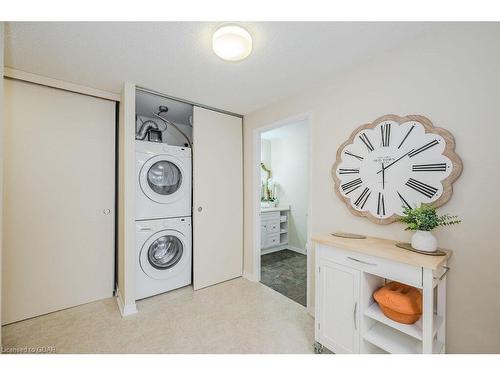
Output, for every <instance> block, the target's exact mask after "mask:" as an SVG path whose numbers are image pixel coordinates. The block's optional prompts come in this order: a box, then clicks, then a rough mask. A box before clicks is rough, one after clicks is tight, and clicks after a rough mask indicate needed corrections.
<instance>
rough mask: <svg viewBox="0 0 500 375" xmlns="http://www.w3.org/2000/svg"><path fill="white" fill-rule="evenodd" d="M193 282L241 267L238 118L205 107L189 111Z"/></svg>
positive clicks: (202, 283)
mask: <svg viewBox="0 0 500 375" xmlns="http://www.w3.org/2000/svg"><path fill="white" fill-rule="evenodd" d="M193 141H194V142H193V203H194V212H193V286H194V289H200V288H204V287H207V286H210V285H213V284H217V283H220V282H222V281H226V280H229V279H233V278H235V277H239V276H241V274H242V270H243V165H242V160H243V154H242V152H243V148H242V120H241V118H239V117H235V116H230V115H226V114H223V113H220V112H215V111H211V110H208V109H205V108H199V107H194V115H193Z"/></svg>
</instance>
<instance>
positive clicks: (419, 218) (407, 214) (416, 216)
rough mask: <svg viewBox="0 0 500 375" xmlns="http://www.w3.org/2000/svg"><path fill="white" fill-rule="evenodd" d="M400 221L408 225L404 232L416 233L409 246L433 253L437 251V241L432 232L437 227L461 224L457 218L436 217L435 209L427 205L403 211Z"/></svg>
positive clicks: (447, 216)
mask: <svg viewBox="0 0 500 375" xmlns="http://www.w3.org/2000/svg"><path fill="white" fill-rule="evenodd" d="M400 220H401V221H402V222H403V223H405V224H408V227H406V228H405V230H413V231H416V232H415V233H414V234H413V236H412V238H411V246H412V247H413V248H414V249H417V250H420V251H427V252H434V251H436V250H437V240H436V237H434V235H433V234H432V232H431V231H432V230H433V229H434V228H436V227H439V226H448V225H454V224H458V223H460V222H461V220H460V219H459V218H458V216H450V215H447V214H446V215H442V216H438V214H437V213H436V209H435V208H434V207H432V206H431V205H428V204H421V205H420V207H415V208H408V207H406V208H405V209H404V211H403V216H402V217H401V218H400Z"/></svg>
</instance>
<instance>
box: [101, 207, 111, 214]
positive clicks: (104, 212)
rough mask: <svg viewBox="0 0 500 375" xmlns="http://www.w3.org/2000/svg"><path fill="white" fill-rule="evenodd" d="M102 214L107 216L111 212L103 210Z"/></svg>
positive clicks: (106, 209) (107, 209)
mask: <svg viewBox="0 0 500 375" xmlns="http://www.w3.org/2000/svg"><path fill="white" fill-rule="evenodd" d="M102 213H103V214H104V215H109V214H110V213H111V210H110V209H109V208H105V209H104V210H102Z"/></svg>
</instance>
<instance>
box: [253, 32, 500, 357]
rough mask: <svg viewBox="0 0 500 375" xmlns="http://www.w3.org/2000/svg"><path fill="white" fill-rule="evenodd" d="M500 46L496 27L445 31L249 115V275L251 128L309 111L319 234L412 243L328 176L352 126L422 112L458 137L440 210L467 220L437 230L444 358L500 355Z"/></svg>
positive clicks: (314, 210) (314, 225)
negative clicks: (455, 167)
mask: <svg viewBox="0 0 500 375" xmlns="http://www.w3.org/2000/svg"><path fill="white" fill-rule="evenodd" d="M499 45H500V24H499V23H483V24H479V23H468V24H449V25H448V26H447V27H446V28H445V29H443V30H441V31H440V32H439V33H437V32H436V33H432V34H428V35H426V36H423V37H421V38H419V39H417V40H414V41H412V42H409V43H407V44H406V45H405V46H403V47H401V48H399V49H397V50H393V51H391V52H388V53H384V54H383V55H381V56H379V57H377V58H375V59H372V60H370V61H366V62H364V63H363V64H361V65H358V66H356V67H353V68H352V69H351V70H349V71H346V72H344V73H343V74H339V75H337V76H335V77H333V78H332V79H331V80H330V81H329V82H325V84H324V85H323V86H321V87H315V88H312V89H311V90H309V91H306V92H302V93H301V94H299V95H296V96H293V97H290V98H288V99H286V100H283V101H281V102H278V103H275V104H273V105H270V106H269V107H266V108H263V109H261V110H259V111H256V112H254V113H251V114H249V115H248V116H246V117H245V133H244V139H245V147H244V150H245V181H246V183H245V254H244V255H245V258H244V260H245V263H244V268H245V272H246V273H247V274H251V273H252V271H253V264H252V261H253V258H252V248H253V238H252V230H253V228H252V225H253V223H254V218H253V217H252V209H251V206H252V192H251V188H252V186H254V183H253V181H252V178H253V174H252V157H253V156H252V135H253V134H252V133H253V129H255V128H258V127H261V126H265V125H267V124H271V123H274V122H276V121H279V120H281V119H284V118H287V117H290V116H292V115H297V114H301V113H305V112H310V113H311V118H312V123H311V138H312V147H313V149H312V172H311V173H312V192H311V193H312V207H311V215H312V218H311V222H312V234H313V235H314V234H320V233H328V232H331V231H333V230H344V231H348V232H355V233H364V234H367V235H372V236H379V237H386V238H393V239H401V240H408V239H409V237H410V233H408V232H404V231H403V226H402V225H401V224H399V223H394V224H390V225H385V226H383V225H376V224H374V223H371V222H370V221H368V220H367V219H366V218H362V217H357V216H354V215H352V214H351V213H350V212H349V211H348V210H347V208H346V206H345V205H344V203H343V202H341V201H340V200H339V198H338V197H337V196H336V195H335V193H334V191H333V181H332V178H331V175H330V170H331V167H332V165H333V163H334V161H335V153H336V151H337V148H338V147H339V146H340V144H341V143H342V142H344V141H345V140H346V139H347V138H348V137H349V135H350V133H351V132H352V130H353V129H354V128H355V127H357V126H359V125H361V124H365V123H368V122H371V121H373V120H374V119H376V118H377V117H379V116H381V115H384V114H388V113H394V114H398V115H402V116H404V115H407V114H421V115H424V116H427V117H428V118H430V119H431V120H432V121H433V122H434V124H435V125H437V126H441V127H444V128H446V129H448V130H449V131H451V132H452V133H453V134H454V136H455V140H456V144H457V148H456V151H457V153H458V154H459V155H460V157H461V158H462V160H463V162H464V170H463V174H462V176H461V177H460V178H459V179H458V180H457V182H456V183H455V185H454V193H453V197H452V198H451V200H450V201H449V202H448V203H447V204H446V205H445V206H444V207H442V208H441V209H440V211H441V212H443V213H444V212H446V213H452V214H458V215H459V216H461V217H462V218H463V223H462V224H460V226H458V227H453V228H447V229H445V230H439V231H438V232H437V236H438V238H439V243H440V245H441V246H443V247H447V248H450V249H453V250H454V254H453V257H452V258H451V260H450V266H451V268H452V269H451V271H450V274H449V279H448V296H447V300H448V314H447V317H448V322H447V334H448V337H447V340H448V342H447V351H448V352H451V353H457V352H467V353H469V352H488V353H490V352H500V324H499V321H498V317H499V316H500V298H498V290H499V289H500V276H499V271H498V270H499V268H500V238H499V237H498V236H497V235H496V233H497V232H498V228H499V226H500V210H499V207H500V195H499V194H498V191H499V190H500V168H499V167H498V162H499V160H500V147H499V143H498V140H499V139H500V48H498V46H499ZM304 73H305V74H306V73H307V72H304Z"/></svg>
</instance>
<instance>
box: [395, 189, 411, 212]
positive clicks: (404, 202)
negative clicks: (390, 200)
mask: <svg viewBox="0 0 500 375" xmlns="http://www.w3.org/2000/svg"><path fill="white" fill-rule="evenodd" d="M396 193H398V195H399V199H401V202H403V206H404V207H406V208H411V207H410V205H409V204H408V202H407V201H406V200H405V199H404V198H403V196H402V195H401V194H400V193H399V191H397V192H396Z"/></svg>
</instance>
